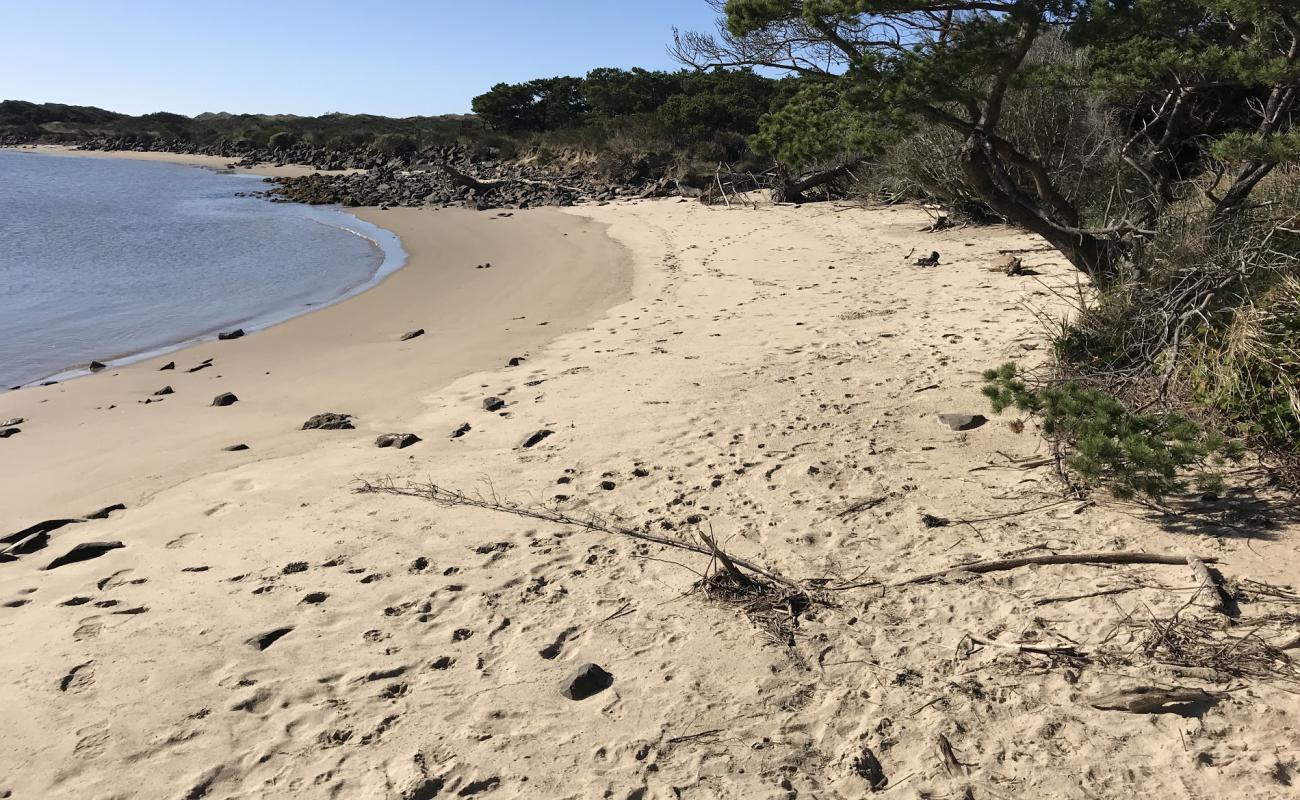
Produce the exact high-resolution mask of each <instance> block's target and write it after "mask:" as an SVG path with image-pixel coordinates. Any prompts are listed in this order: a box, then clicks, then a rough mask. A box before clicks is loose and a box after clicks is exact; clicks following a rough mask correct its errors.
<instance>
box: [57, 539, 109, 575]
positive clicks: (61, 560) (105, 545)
mask: <svg viewBox="0 0 1300 800" xmlns="http://www.w3.org/2000/svg"><path fill="white" fill-rule="evenodd" d="M119 547H126V545H124V544H122V543H121V542H82V543H81V544H79V545H77V546H76V547H74V548H72V549H71V550H69V551H68V552H66V553H64V554H63V555H61V556H59V557H58V558H56V559H54V560H53V561H51V562H50V565H49V566H48V567H46V569H54V568H55V567H62V566H64V565H66V564H76V563H77V562H79V561H89V560H90V559H92V558H99V557H100V556H102V555H104V554H105V553H107V552H108V551H109V550H116V549H118V548H119Z"/></svg>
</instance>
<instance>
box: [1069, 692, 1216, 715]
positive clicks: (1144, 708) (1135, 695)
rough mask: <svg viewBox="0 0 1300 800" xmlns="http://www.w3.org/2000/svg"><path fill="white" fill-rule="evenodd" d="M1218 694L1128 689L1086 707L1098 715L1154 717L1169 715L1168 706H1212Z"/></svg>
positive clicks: (1092, 702) (1101, 696)
mask: <svg viewBox="0 0 1300 800" xmlns="http://www.w3.org/2000/svg"><path fill="white" fill-rule="evenodd" d="M1220 697H1222V695H1221V694H1217V693H1215V692H1207V691H1205V690H1204V689H1196V688H1192V687H1186V686H1171V687H1160V686H1131V687H1129V688H1127V689H1120V690H1119V691H1115V692H1108V693H1106V694H1103V695H1100V696H1098V697H1094V698H1093V699H1091V700H1089V701H1088V705H1090V706H1092V707H1093V708H1096V709H1100V710H1102V711H1127V712H1129V713H1130V714H1156V713H1160V712H1163V711H1173V710H1175V709H1173V708H1170V706H1188V705H1202V704H1205V705H1212V704H1214V703H1217V702H1218V701H1219V698H1220Z"/></svg>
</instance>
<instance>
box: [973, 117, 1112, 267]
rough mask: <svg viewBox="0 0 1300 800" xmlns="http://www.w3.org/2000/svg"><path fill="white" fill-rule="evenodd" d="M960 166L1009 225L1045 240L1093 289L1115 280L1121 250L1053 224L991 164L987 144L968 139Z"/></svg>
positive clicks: (1098, 238)
mask: <svg viewBox="0 0 1300 800" xmlns="http://www.w3.org/2000/svg"><path fill="white" fill-rule="evenodd" d="M961 164H962V171H963V174H964V176H965V178H966V181H967V183H969V184H970V187H971V189H973V190H974V191H975V193H976V194H977V195H978V196H979V197H980V199H981V200H983V201H984V202H985V203H988V205H989V207H990V208H992V209H993V210H994V211H996V212H997V213H998V214H1001V215H1002V216H1003V217H1005V218H1006V219H1007V220H1008V221H1009V222H1011V223H1012V224H1015V225H1018V226H1020V227H1022V228H1024V229H1026V230H1028V231H1029V232H1030V233H1036V234H1038V235H1039V236H1041V237H1043V238H1044V239H1046V240H1047V242H1048V243H1049V244H1051V245H1052V246H1053V247H1055V248H1056V249H1057V250H1059V251H1061V254H1062V255H1064V256H1065V258H1066V260H1068V261H1069V262H1070V263H1071V264H1072V265H1073V266H1074V267H1075V268H1076V269H1078V270H1079V271H1080V272H1082V273H1084V274H1085V275H1087V276H1088V277H1089V278H1090V279H1092V282H1093V284H1094V285H1095V286H1097V287H1099V288H1105V287H1107V286H1109V285H1110V284H1112V283H1113V282H1114V281H1115V278H1116V276H1117V275H1118V272H1119V269H1118V267H1119V258H1120V256H1121V255H1122V249H1121V248H1120V247H1118V246H1117V244H1116V243H1115V242H1113V241H1111V240H1109V239H1107V238H1105V237H1102V236H1098V235H1096V234H1092V233H1088V232H1087V231H1080V230H1078V229H1077V228H1074V227H1073V226H1071V225H1067V224H1065V223H1060V222H1056V221H1054V220H1053V218H1052V214H1051V212H1050V211H1049V210H1048V208H1047V207H1046V206H1045V205H1043V204H1040V203H1037V202H1035V201H1034V199H1033V198H1032V197H1030V196H1029V195H1027V194H1026V193H1025V192H1023V191H1021V190H1020V189H1018V188H1017V187H1015V186H1013V185H1010V180H1009V179H1007V178H1006V177H1005V170H1002V169H999V166H998V165H996V164H994V163H993V159H992V157H991V156H990V154H989V145H988V144H987V143H985V142H983V141H982V140H981V139H980V138H979V137H978V136H971V137H970V138H968V139H967V141H966V144H965V146H964V147H963V148H962V153H961ZM1000 177H1001V178H1002V179H999V178H1000Z"/></svg>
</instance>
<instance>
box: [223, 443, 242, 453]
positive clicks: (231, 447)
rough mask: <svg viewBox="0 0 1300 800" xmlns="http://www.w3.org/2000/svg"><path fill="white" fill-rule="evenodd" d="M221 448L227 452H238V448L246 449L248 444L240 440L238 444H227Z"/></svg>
mask: <svg viewBox="0 0 1300 800" xmlns="http://www.w3.org/2000/svg"><path fill="white" fill-rule="evenodd" d="M221 449H222V450H225V451H226V452H227V453H238V452H239V451H240V450H247V449H248V445H246V444H244V443H242V442H241V443H239V444H232V445H227V446H225V447H223V448H221Z"/></svg>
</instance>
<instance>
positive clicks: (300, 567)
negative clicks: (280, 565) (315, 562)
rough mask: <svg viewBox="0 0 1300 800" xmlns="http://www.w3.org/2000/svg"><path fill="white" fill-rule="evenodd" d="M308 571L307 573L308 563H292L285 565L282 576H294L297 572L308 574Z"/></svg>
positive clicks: (281, 572)
mask: <svg viewBox="0 0 1300 800" xmlns="http://www.w3.org/2000/svg"><path fill="white" fill-rule="evenodd" d="M306 571H307V562H306V561H291V562H289V563H288V564H285V566H284V569H282V570H280V574H282V575H293V574H294V573H296V572H306Z"/></svg>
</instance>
